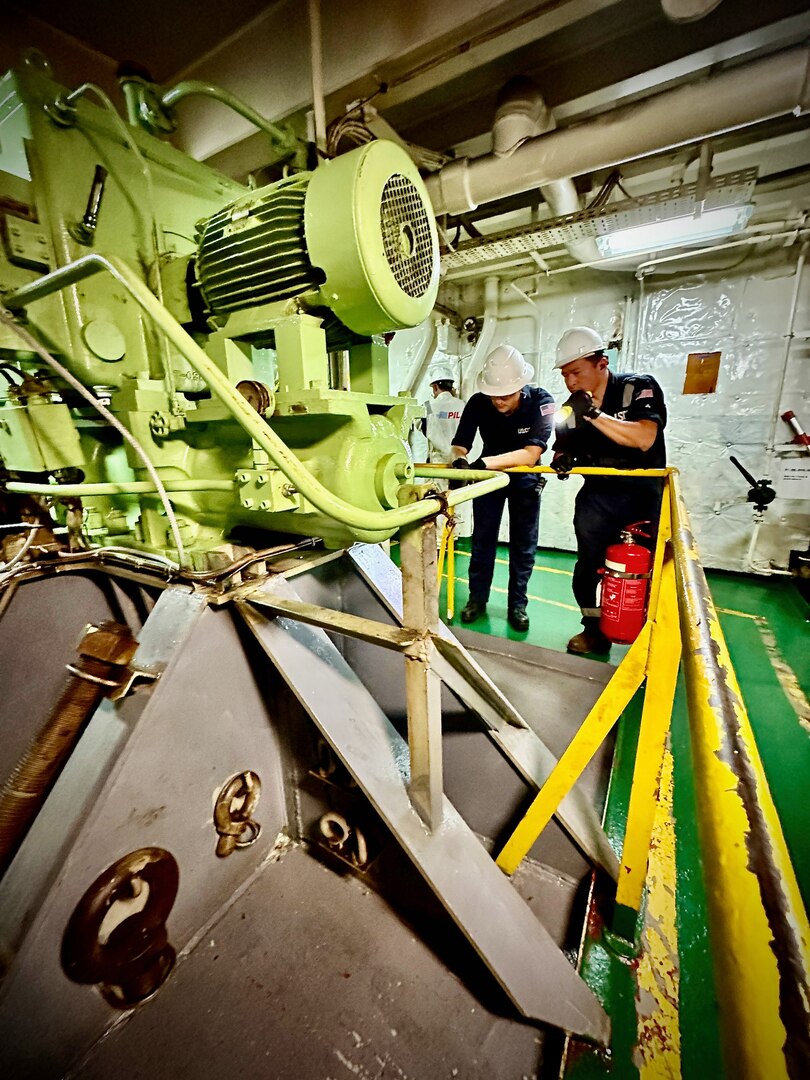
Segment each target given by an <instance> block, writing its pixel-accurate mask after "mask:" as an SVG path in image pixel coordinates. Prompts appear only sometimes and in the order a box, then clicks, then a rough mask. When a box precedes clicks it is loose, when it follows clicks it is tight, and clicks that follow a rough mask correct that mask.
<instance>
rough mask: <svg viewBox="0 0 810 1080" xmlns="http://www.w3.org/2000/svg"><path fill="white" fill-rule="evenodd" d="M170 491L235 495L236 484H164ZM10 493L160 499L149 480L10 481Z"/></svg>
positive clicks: (179, 482)
mask: <svg viewBox="0 0 810 1080" xmlns="http://www.w3.org/2000/svg"><path fill="white" fill-rule="evenodd" d="M163 487H164V488H165V489H166V491H172V492H177V491H232V490H233V488H234V483H233V481H232V480H164V481H163ZM5 488H6V491H10V492H11V493H12V494H13V495H46V496H48V495H52V496H54V497H55V498H58V499H81V498H92V497H94V496H99V495H157V494H159V492H158V489H157V488H156V487H155V485H154V484H150V483H149V481H148V480H130V481H125V482H124V483H99V484H27V483H23V482H22V481H18V480H10V481H9V482H8V483H7V484H6V485H5Z"/></svg>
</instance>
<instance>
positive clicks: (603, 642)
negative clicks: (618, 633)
mask: <svg viewBox="0 0 810 1080" xmlns="http://www.w3.org/2000/svg"><path fill="white" fill-rule="evenodd" d="M582 625H583V627H584V629H583V630H582V633H580V634H575V635H574V636H573V637H572V638H571V640H570V641H569V642H568V644H567V645H566V648H567V650H568V652H570V653H576V654H577V655H578V656H584V655H585V653H593V654H595V655H596V656H607V654H608V653H609V652H610V646H611V644H612V643H611V640H610V638H608V637H605V635H604V634H603V633H602V631H601V630H600V629H599V620H598V619H583V620H582Z"/></svg>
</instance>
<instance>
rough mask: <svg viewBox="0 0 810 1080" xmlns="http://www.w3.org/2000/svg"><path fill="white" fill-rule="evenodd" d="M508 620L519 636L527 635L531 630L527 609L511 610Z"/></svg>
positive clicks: (517, 608) (514, 608) (515, 608)
mask: <svg viewBox="0 0 810 1080" xmlns="http://www.w3.org/2000/svg"><path fill="white" fill-rule="evenodd" d="M506 618H507V620H508V622H509V625H510V626H511V627H512V629H513V630H517V632H518V633H519V634H525V633H526V631H527V630H528V629H529V616H528V615H527V614H526V608H525V607H513V608H509V614H508V615H507V616H506Z"/></svg>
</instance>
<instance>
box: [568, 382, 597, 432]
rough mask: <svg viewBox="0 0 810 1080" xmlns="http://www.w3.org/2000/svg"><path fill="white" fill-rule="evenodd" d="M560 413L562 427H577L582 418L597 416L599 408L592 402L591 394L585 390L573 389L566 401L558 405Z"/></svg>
mask: <svg viewBox="0 0 810 1080" xmlns="http://www.w3.org/2000/svg"><path fill="white" fill-rule="evenodd" d="M560 413H561V414H562V424H561V426H562V427H566V428H569V429H570V428H578V427H581V426H582V421H583V418H585V417H588V418H589V419H593V418H594V417H597V416H599V410H598V409H597V408H596V407H595V405H594V403H593V394H591V393H589V392H588V391H587V390H575V391H574V393H573V394H572V395H571V396H570V398H569V399H568V401H566V402H564V403H563V404H562V405H561V406H560Z"/></svg>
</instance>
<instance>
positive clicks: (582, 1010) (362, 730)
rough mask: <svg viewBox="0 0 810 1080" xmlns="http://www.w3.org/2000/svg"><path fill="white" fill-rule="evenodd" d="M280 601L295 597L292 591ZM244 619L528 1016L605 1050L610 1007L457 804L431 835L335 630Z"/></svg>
mask: <svg viewBox="0 0 810 1080" xmlns="http://www.w3.org/2000/svg"><path fill="white" fill-rule="evenodd" d="M276 587H277V588H278V590H279V593H280V595H283V596H289V597H291V598H294V597H295V593H294V591H293V587H292V585H291V584H290V583H289V582H284V581H279V582H278V584H277V586H276ZM238 610H239V611H240V612H241V614H242V616H243V618H244V619H245V622H246V624H247V625H248V627H250V629H251V631H252V632H253V634H254V635H255V637H256V639H257V641H258V642H259V644H260V645H261V647H262V648H263V649H264V651H265V652H266V653H267V655H268V656H269V657H270V658H271V660H272V661H273V663H274V665H275V666H276V668H277V669H278V671H279V673H280V674H281V676H282V677H283V678H284V680H285V681H286V682H287V684H288V686H289V687H290V689H291V690H292V692H293V694H294V695H295V696H296V697H297V699H298V701H299V702H300V703H301V705H302V706H303V708H304V709H305V710H306V712H307V713H308V714H309V715H310V716H311V717H312V719H313V721H314V722H315V724H316V725H317V727H318V729H319V730H320V732H321V734H322V735H323V737H324V739H326V741H327V742H328V743H329V744H330V746H331V747H332V748H333V750H334V752H335V754H336V755H337V756H338V757H339V759H340V760H341V761H342V762H343V764H344V765H345V766H346V768H347V769H348V770H349V772H350V773H351V775H352V776H353V777H354V779H355V780H356V782H357V784H358V786H359V788H360V789H361V790H362V791H363V793H364V794H365V795H366V797H367V798H368V799H369V801H370V803H371V805H372V806H373V807H374V809H375V810H376V811H377V813H378V814H379V815H380V817H381V818H382V820H383V821H384V822H385V823H386V824H387V826H388V828H389V829H390V830H391V831H392V833H393V834H394V836H395V837H396V839H397V840H398V842H399V843H400V844H401V846H402V848H403V849H404V851H405V853H406V854H407V855H408V857H409V858H410V859H411V860H412V861H413V863H414V865H415V866H416V868H417V869H418V870H419V872H420V873H421V874H422V876H423V877H424V878H425V880H426V881H427V882H428V884H429V885H430V887H431V888H432V889H433V891H434V892H435V894H436V896H437V897H438V898H439V900H440V901H441V902H442V904H443V905H444V907H445V908H446V910H447V912H448V913H449V914H450V916H451V917H452V919H453V920H454V922H455V923H456V925H457V926H458V927H459V929H460V930H461V931H462V932H463V934H464V935H465V936H466V938H467V939H468V941H469V942H470V944H471V945H472V946H473V948H474V949H475V950H476V952H477V953H478V954H479V956H480V957H481V959H482V960H483V961H484V963H485V964H486V965H487V967H488V968H489V970H490V971H491V972H492V974H493V975H494V976H495V978H496V979H497V981H498V982H499V983H500V985H501V986H502V987H503V989H504V991H505V992H506V993H507V995H508V996H509V997H510V999H511V1000H512V1001H513V1002H514V1003H515V1005H516V1007H517V1008H518V1009H519V1010H520V1012H521V1013H522V1014H523V1015H524V1016H526V1017H528V1018H530V1019H533V1020H539V1021H543V1022H545V1023H549V1024H553V1025H555V1026H556V1027H560V1028H563V1029H564V1030H566V1031H571V1032H574V1033H579V1034H581V1035H584V1036H585V1037H586V1038H590V1039H593V1040H595V1041H597V1042H599V1043H605V1042H606V1041H607V1039H608V1037H609V1029H610V1025H609V1021H608V1018H607V1016H606V1014H605V1012H604V1010H603V1008H602V1006H601V1005H600V1004H599V1002H598V1001H597V999H596V997H595V996H594V995H593V993H592V992H591V990H590V989H589V988H588V987H587V986H586V984H585V983H584V981H583V980H582V979H581V978H580V976H579V975H578V974H577V972H576V970H575V969H574V967H573V966H572V965H571V964H570V963H569V961H568V960H567V959H566V957H565V955H564V954H563V953H562V952H561V951H560V950H559V948H558V947H557V945H556V943H555V942H554V941H553V939H552V938H551V936H550V935H549V934H548V932H547V931H546V930H545V929H544V927H543V926H542V925H541V924H540V923H539V922H538V921H537V919H536V918H535V916H534V914H533V913H532V912H531V910H530V908H529V907H528V906H527V905H526V903H525V902H524V901H523V900H522V899H521V897H520V896H519V895H518V893H517V892H516V891H515V889H514V887H513V886H512V884H511V882H510V881H509V879H508V878H506V877H505V876H504V875H503V874H502V873H501V872H500V871H499V870H498V868H497V867H496V865H495V863H494V862H493V860H492V859H491V858H490V856H489V855H488V854H487V852H486V850H485V849H484V847H483V845H482V844H481V842H480V841H479V840H478V838H477V837H476V836H475V834H474V833H473V832H472V831H471V830H470V828H469V827H468V826H467V825H466V824H465V822H464V821H463V820H462V818H461V817H460V815H459V814H458V812H457V811H456V810H455V808H454V807H453V805H452V804H451V803H450V802H449V800H448V799H446V798H444V799H443V808H442V821H441V825H440V826H439V827H438V828H436V829H434V830H429V829H426V828H425V824H424V822H423V820H422V818H421V817H420V815H419V814H418V813H417V811H416V810H415V809H414V807H413V805H412V803H411V802H410V800H409V797H408V790H407V789H408V784H409V781H410V771H409V766H408V759H409V755H408V747H407V744H406V743H405V741H404V739H402V737H401V736H400V735H399V734H398V733H397V731H396V729H395V728H394V727H393V725H392V724H391V722H390V721H389V720H388V718H387V717H386V716H385V714H384V713H383V712H382V710H381V709H380V707H379V706H378V705H377V703H376V702H375V701H374V699H373V698H372V697H371V695H370V694H369V693H368V691H367V690H366V688H365V687H364V686H363V685H362V683H361V682H360V680H359V678H358V677H357V675H356V674H355V673H354V672H353V671H352V669H351V668H350V667H349V666H348V664H347V663H346V661H345V660H344V659H343V657H342V656H341V655H340V653H339V652H338V650H337V649H336V647H335V646H334V644H333V643H332V642H331V641H330V639H329V637H328V636H327V634H326V633H325V631H323V630H320V629H315V628H312V627H309V626H305V625H303V624H302V623H300V622H298V621H294V620H291V619H287V618H285V617H278V618H273V619H270V618H267V616H265V615H264V614H263V613H262V612H260V611H258V610H257V609H256V608H255V607H253V606H252V605H251V604H250V603H249V602H246V601H240V602H239V603H238Z"/></svg>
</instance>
